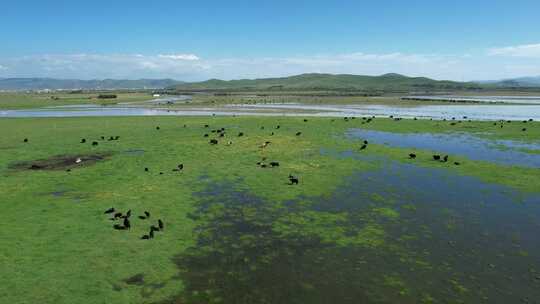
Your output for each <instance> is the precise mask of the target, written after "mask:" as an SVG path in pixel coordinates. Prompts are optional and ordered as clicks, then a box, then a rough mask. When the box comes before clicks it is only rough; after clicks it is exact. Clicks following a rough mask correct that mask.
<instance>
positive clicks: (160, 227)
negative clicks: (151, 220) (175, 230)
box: [158, 219, 165, 230]
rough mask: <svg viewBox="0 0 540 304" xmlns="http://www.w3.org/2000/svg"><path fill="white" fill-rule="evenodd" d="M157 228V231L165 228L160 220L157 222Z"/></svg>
mask: <svg viewBox="0 0 540 304" xmlns="http://www.w3.org/2000/svg"><path fill="white" fill-rule="evenodd" d="M158 226H159V230H163V228H165V224H163V221H162V220H161V219H159V220H158Z"/></svg>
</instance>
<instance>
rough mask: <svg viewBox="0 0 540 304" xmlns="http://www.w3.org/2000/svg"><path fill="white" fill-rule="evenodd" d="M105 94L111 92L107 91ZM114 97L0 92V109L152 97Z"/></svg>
mask: <svg viewBox="0 0 540 304" xmlns="http://www.w3.org/2000/svg"><path fill="white" fill-rule="evenodd" d="M104 94H110V92H106V93H104ZM112 94H115V95H117V98H114V99H99V98H97V97H98V96H99V95H100V94H99V93H69V92H54V93H9V92H0V109H4V110H19V109H31V108H43V107H56V106H67V105H80V104H84V105H110V104H116V103H121V102H130V103H131V102H141V101H147V100H150V99H152V98H153V97H152V95H151V94H149V93H126V92H113V93H112Z"/></svg>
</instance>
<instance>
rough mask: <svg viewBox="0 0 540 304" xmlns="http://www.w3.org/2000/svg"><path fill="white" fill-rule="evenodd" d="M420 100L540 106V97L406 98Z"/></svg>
mask: <svg viewBox="0 0 540 304" xmlns="http://www.w3.org/2000/svg"><path fill="white" fill-rule="evenodd" d="M403 98H412V99H419V100H441V101H459V102H486V103H510V104H540V96H457V95H446V96H441V95H439V96H429V95H427V96H404V97H403Z"/></svg>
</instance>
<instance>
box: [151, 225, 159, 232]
mask: <svg viewBox="0 0 540 304" xmlns="http://www.w3.org/2000/svg"><path fill="white" fill-rule="evenodd" d="M150 231H159V228H158V227H156V226H154V225H152V226H150Z"/></svg>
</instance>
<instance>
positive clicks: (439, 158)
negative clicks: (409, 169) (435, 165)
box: [433, 154, 441, 160]
mask: <svg viewBox="0 0 540 304" xmlns="http://www.w3.org/2000/svg"><path fill="white" fill-rule="evenodd" d="M433 160H441V156H440V155H437V154H435V155H433Z"/></svg>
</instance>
